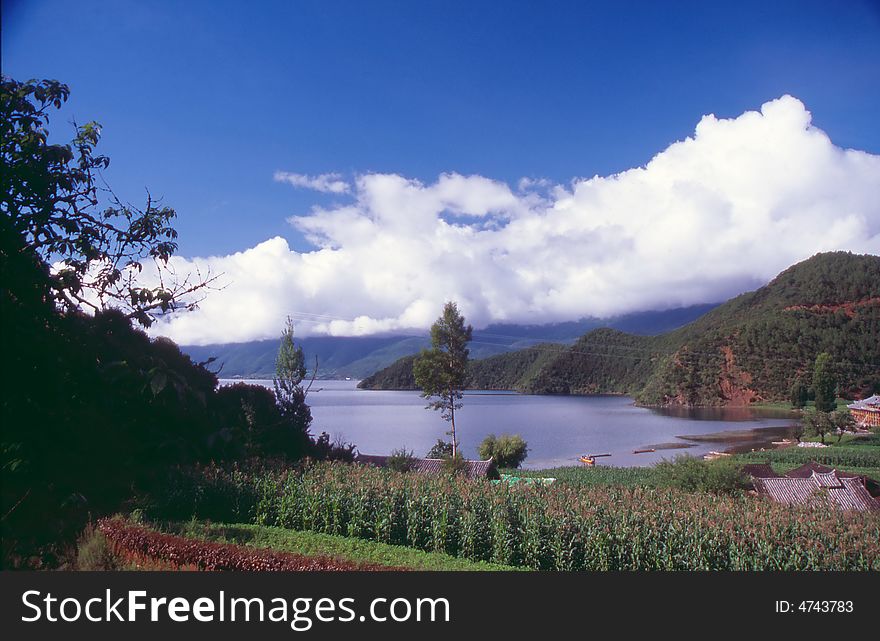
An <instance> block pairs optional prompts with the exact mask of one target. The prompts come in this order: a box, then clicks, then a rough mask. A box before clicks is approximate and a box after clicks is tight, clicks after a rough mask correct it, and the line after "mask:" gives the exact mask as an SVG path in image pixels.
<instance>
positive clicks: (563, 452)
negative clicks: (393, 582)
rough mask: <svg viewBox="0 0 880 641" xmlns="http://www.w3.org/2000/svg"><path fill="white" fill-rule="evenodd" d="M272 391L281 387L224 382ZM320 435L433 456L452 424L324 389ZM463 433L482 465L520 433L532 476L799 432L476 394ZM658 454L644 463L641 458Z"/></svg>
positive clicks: (407, 401) (315, 428)
mask: <svg viewBox="0 0 880 641" xmlns="http://www.w3.org/2000/svg"><path fill="white" fill-rule="evenodd" d="M236 382H246V383H255V384H260V385H266V386H268V387H270V388H271V387H272V381H263V380H246V381H238V380H222V381H221V384H224V385H228V384H231V383H236ZM308 403H309V405H310V406H311V408H312V416H313V418H314V420H313V422H312V433H313V434H319V433H320V432H322V431H324V432H328V433H329V434H330V435H331V436H332V437H339V438H343V439H345V440H346V441H349V442H351V443H355V444H356V445H357V447H358V450H359V451H360V452H361V453H363V454H389V453H390V452H391V451H392V450H394V449H398V448H406V449H407V450H412V451H414V452H415V454H416V455H417V456H424V455H425V453H426V452H427V451H428V450H429V449H430V448H431V446H432V445H433V444H434V443H435V442H436V441H437V439H438V438H443V439H445V440H448V437H447V436H446V434H445V432H446V431H447V430H448V429H449V424H448V423H447V422H446V421H444V420H443V419H441V418H440V413H439V412H434V411H431V410H426V409H424V407H425V400H424V399H423V398H421V397H420V396H419V393H418V392H390V391H376V390H359V389H357V381H315V383H314V385H313V386H312V391H311V392H310V393H309V395H308ZM463 403H464V407H463V408H462V409H461V410H459V411H458V412H456V415H455V417H456V418H455V424H456V432H457V434H458V439H459V442H460V443H461V446H462V449H463V452H464V455H465V456H467V457H468V458H476V457H477V448H478V446H479V444H480V441H482V440H483V438H485V437H486V435H487V434H490V433H495V434H504V433H507V434H519V435H520V436H522V437H523V438H524V439H525V440H526V442H527V443H528V445H529V456H528V458H527V459H526V462H525V464H524V465H523V467H526V468H531V469H537V468H544V467H555V466H560V465H579V463H578V460H577V459H578V457H579V456H581V455H582V454H611V456H610V457H607V458H606V457H603V458H600V459H598V462H599V464H602V465H615V466H620V467H632V466H640V465H651V464H653V463H655V462H657V461H659V460H661V459H662V458H664V457H665V458H671V457H673V456H675V455H676V454H679V453H682V452H687V453H688V454H691V455H694V456H702V455H703V454H706V453H707V452H709V451H712V450H717V451H722V450H727V449H735V450H737V451H747V450H749V449H759V448H761V447H772V446H771V445H770V442H771V441H773V440H779V439H780V438H782V437H783V436H786V435H789V434H791V433H792V431H793V429H794V426H795V425H796V423H797V419H795V418H793V417H792V415H791V414H789V413H788V412H778V411H776V412H774V411H759V410H751V409H747V408H746V409H743V408H735V409H733V408H732V409H727V408H717V409H716V408H712V409H705V408H700V409H692V410H688V409H678V408H676V409H649V408H644V407H636V406H635V405H633V400H632V399H631V398H629V397H626V396H532V395H526V394H517V393H514V392H479V391H474V392H468V393H466V394H465V397H464V399H463ZM650 448H654V449H656V451H655V452H649V453H644V454H634V453H633V450H638V449H650Z"/></svg>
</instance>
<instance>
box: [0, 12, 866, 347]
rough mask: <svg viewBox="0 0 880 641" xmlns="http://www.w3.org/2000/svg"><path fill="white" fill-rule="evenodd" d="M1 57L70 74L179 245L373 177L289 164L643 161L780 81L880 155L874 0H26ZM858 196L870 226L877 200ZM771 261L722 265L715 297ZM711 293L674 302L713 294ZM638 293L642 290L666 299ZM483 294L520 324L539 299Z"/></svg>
mask: <svg viewBox="0 0 880 641" xmlns="http://www.w3.org/2000/svg"><path fill="white" fill-rule="evenodd" d="M2 55H3V73H4V74H6V75H11V76H13V77H15V78H17V79H24V78H30V77H50V78H57V79H59V80H62V81H64V82H66V83H68V84H69V85H70V86H71V89H72V92H73V94H72V99H71V101H70V103H69V104H68V106H67V107H66V108H65V110H64V112H63V114H64V115H63V118H64V119H66V120H69V119H71V118H74V117H75V118H76V119H77V120H79V121H86V120H90V119H94V120H97V121H99V122H100V123H101V124H102V125H103V126H104V138H103V141H102V148H103V151H104V152H105V153H107V154H108V155H110V157H111V159H112V164H111V169H110V171H109V173H108V178H109V180H110V182H111V184H112V185H113V186H114V188H115V189H116V190H117V191H118V192H120V193H121V194H122V195H123V196H124V197H126V198H128V199H130V200H132V201H134V202H138V199H140V197H141V194H142V193H143V190H144V188H145V187H149V188H150V189H151V191H152V192H153V193H154V195H159V196H162V197H164V199H165V202H166V203H167V204H169V205H171V206H173V207H175V208H176V209H177V211H178V213H179V215H180V218H179V221H178V225H177V226H178V229H179V231H180V253H181V255H182V256H185V257H192V256H207V255H212V256H224V255H227V254H231V253H233V252H240V251H245V250H248V249H251V248H254V247H255V246H257V245H259V244H260V243H262V242H263V241H266V240H268V239H271V238H274V237H281V238H283V239H285V240H286V241H287V243H288V245H289V247H288V249H289V250H290V251H292V252H309V251H311V250H313V249H314V245H312V244H310V243H309V242H308V241H307V240H306V237H305V233H306V231H307V230H306V231H304V229H303V228H304V227H308V226H309V225H308V224H305V225H300V226H299V227H298V228H297V227H295V226H292V225H291V224H290V223H289V222H288V220H287V219H288V218H289V217H291V216H308V215H310V212H311V211H312V208H313V207H314V206H319V207H323V208H325V209H330V210H335V209H339V208H343V209H344V208H345V206H346V205H347V203H350V201H351V199H352V197H353V196H352V194H359V195H360V196H361V197H363V196H364V194H366V193H367V192H366V191H362V190H360V189H356V188H354V187H352V189H351V191H350V192H349V193H348V194H327V193H320V192H315V191H309V190H303V189H295V188H293V187H292V186H291V185H290V184H284V183H282V182H278V181H276V180H273V176H274V175H275V173H276V172H278V171H284V172H292V173H296V174H309V175H320V174H327V173H338V174H340V177H341V179H342V180H343V181H346V182H347V183H352V181H353V180H354V179H355V177H357V176H362V175H374V174H393V175H397V176H403V177H406V179H408V180H416V181H421V183H422V184H425V185H429V184H432V183H434V182H435V181H437V179H438V176H440V175H441V174H443V173H444V172H455V173H456V174H461V175H463V176H471V175H476V176H482V177H486V178H487V179H491V180H494V181H501V182H502V183H506V184H508V185H510V186H511V188H512V189H513V188H514V186H515V185H516V184H517V181H519V180H520V179H521V178H522V177H530V178H533V179H546V180H547V181H548V182H549V183H550V184H553V185H570V184H571V181H572V180H573V179H577V178H590V177H592V176H595V175H598V176H608V175H611V174H614V173H616V172H621V171H625V170H627V169H630V168H633V167H639V166H644V165H645V164H646V163H648V162H649V161H650V160H651V159H652V158H653V157H654V156H655V155H656V154H658V153H659V152H662V151H663V150H664V149H666V148H667V147H668V146H669V145H670V144H671V143H673V142H674V141H678V140H683V139H685V138H686V137H688V136H693V135H694V128H695V126H696V124H697V122H699V121H700V118H701V117H702V116H703V115H704V114H710V113H711V114H715V115H716V116H717V117H718V118H719V119H724V118H728V119H732V118H736V117H738V116H740V115H741V114H743V113H744V112H746V111H748V110H759V109H761V105H762V104H764V103H766V102H768V101H771V100H773V99H776V98H779V97H780V96H783V95H785V94H790V95H792V96H794V97H795V98H797V99H798V100H799V101H801V102H802V103H803V105H804V106H805V108H806V109H807V110H809V111H810V112H811V114H812V125H813V126H814V127H816V128H819V129H821V130H822V131H824V132H825V133H826V134H827V135H828V136H829V137H830V139H831V141H832V142H833V144H834V145H835V146H836V147H838V148H855V149H859V150H863V151H866V152H869V153H871V154H877V153H880V126H878V124H877V116H878V114H880V9H878V4H877V3H876V2H869V1H859V0H850V1H847V2H841V1H828V2H811V1H808V0H799V1H796V2H766V0H765V1H763V2H739V1H738V2H727V3H722V2H707V1H705V0H704V1H698V2H696V1H695V2H684V1H681V2H674V1H673V2H649V1H644V2H627V1H615V2H546V3H537V2H528V3H527V2H497V1H496V2H485V1H477V0H469V1H467V2H448V1H447V2H429V1H424V2H402V1H393V2H392V1H385V2H379V1H360V2H356V1H351V2H333V1H331V0H321V1H315V2H312V1H290V2H270V1H263V2H222V1H214V2H199V1H187V2H180V1H177V2H158V1H156V2H134V1H126V0H121V1H120V0H116V1H107V2H99V1H93V0H78V1H77V2H65V1H48V0H47V1H40V0H30V1H15V0H13V1H5V2H4V3H3V42H2ZM62 122H63V120H60V119H56V121H55V123H54V125H53V130H54V131H56V132H57V131H59V130H60V129H61V128H62ZM443 202H444V203H445V204H444V205H443V207H447V208H448V206H449V204H448V202H446V201H443ZM441 209H442V207H441ZM465 209H466V208H465ZM477 209H479V208H477ZM459 210H460V211H459V213H462V211H463V208H462V207H459ZM464 213H467V212H464ZM484 213H485V212H482V211H479V212H477V214H476V215H477V217H479V216H482V215H484ZM857 213H859V215H863V217H864V216H868V218H867V219H866V220H869V221H871V224H872V225H873V221H874V219H873V218H872V216H873V215H874V212H873V210H872V212H868V214H870V215H868V214H865V212H857ZM371 215H372V214H371ZM444 215H445V214H444ZM312 226H313V227H314V225H312ZM319 226H320V225H319ZM864 229H869V230H870V231H872V232H873V229H874V227H873V226H870V225H869V226H868V227H865V228H863V229H862V232H861V233H862V234H863V235H864V233H865V231H864ZM324 232H326V229H325V230H324ZM324 232H322V233H324ZM327 235H328V234H327V233H324V236H325V237H326V236H327ZM330 235H332V234H330ZM319 236H320V234H319ZM311 237H312V239H313V240H315V235H314V234H312V235H311ZM841 238H842V237H841ZM333 242H335V243H336V245H333V246H334V247H335V246H337V245H338V244H339V243H344V242H346V241H344V240H340V239H339V238H336V239H335V240H334V241H333ZM319 244H320V239H319ZM331 244H332V243H331ZM871 247H873V246H872V245H871V246H869V249H870V248H871ZM824 248H825V247H824V246H823V247H819V249H824ZM298 255H301V254H298ZM788 257H789V256H788V255H786V258H788ZM596 260H599V258H597V259H596ZM771 267H772V268H773V269H775V268H776V265H775V263H774V264H773V265H768V267H767V268H766V270H764V271H761V272H759V273H749V274H745V275H744V276H743V277H742V278H740V279H739V280H737V279H734V280H735V281H736V284H730V283H728V281H727V280H724V278H727V276H724V277H719V278H721V281H719V282H722V281H723V283H726V284H722V285H719V287H718V288H717V292H716V294H717V296H718V297H719V298H720V297H721V296H722V295H727V294H729V293H730V292H731V291H735V290H736V289H737V288H742V287H744V286H745V285H746V284H751V283H754V282H757V281H760V279H761V278H764V277H765V276H766V274H765V271H768V270H770V269H771ZM676 278H677V280H681V278H680V277H676ZM361 285H363V284H361ZM368 285H369V284H368ZM363 286H366V285H363ZM457 292H458V290H457V289H456V286H453V285H450V286H449V287H448V288H447V289H446V290H444V291H443V292H440V293H438V296H439V295H440V294H444V295H453V294H456V293H457ZM699 292H700V293H699V294H696V293H694V294H693V296H691V295H690V294H689V295H681V296H679V297H677V299H676V300H677V301H679V302H682V301H683V302H689V301H691V299H694V298H700V297H703V298H707V297H708V298H711V297H712V295H713V294H711V293H706V291H704V290H703V289H700V290H699ZM597 295H598V294H597ZM639 301H640V302H633V303H632V305H630V307H633V306H635V307H638V306H639V305H647V304H655V303H654V302H651V301H647V300H644V299H639ZM410 302H412V301H410ZM694 302H699V301H694ZM475 305H476V306H477V307H479V305H477V304H476V303H475ZM481 305H483V307H481V308H480V309H484V308H485V309H484V311H485V314H487V315H489V316H493V317H496V319H498V318H499V316H500V317H506V319H507V320H516V319H520V320H528V319H529V318H533V317H534V309H535V306H536V305H537V303H535V302H534V301H532V303H530V304H528V305H524V307H523V310H526V311H522V310H521V312H514V311H510V312H503V313H496V312H492V311H491V309H494V308H493V304H492V303H491V302H484V303H481ZM302 306H304V307H306V306H307V305H306V304H305V302H303V303H302ZM331 307H332V306H331ZM378 307H380V308H381V307H383V305H378ZM626 308H627V306H625V305H624V306H622V307H621V308H620V309H615V310H604V311H608V312H609V313H610V312H611V311H621V310H625V309H626ZM309 309H312V310H314V313H331V311H332V310H328V309H327V308H326V306H323V307H322V306H321V305H319V304H318V303H315V306H314V307H309ZM529 309H530V310H532V311H530V312H529V311H527V310H529ZM585 309H586V311H590V308H585ZM487 310H488V311H487ZM599 311H603V310H599ZM399 312H400V310H397V311H395V310H393V309H385V310H384V311H382V312H381V313H382V314H385V316H382V317H383V318H384V317H386V316H388V315H389V314H390V315H391V316H394V315H395V314H398V315H399ZM334 313H336V314H338V315H340V318H348V317H349V316H351V315H353V314H355V313H356V312H355V311H351V310H336V311H335V312H334ZM377 313H379V312H377ZM475 313H480V312H475ZM571 313H575V312H574V311H573V310H572V311H571ZM529 314H532V315H531V316H530V315H529ZM560 314H563V311H559V312H558V313H554V314H553V315H552V318H554V319H555V318H557V317H558V316H559V315H560ZM369 315H370V316H371V317H376V315H374V314H372V313H370V314H369ZM538 316H540V314H539V315H538ZM548 318H549V317H548ZM257 333H259V332H257Z"/></svg>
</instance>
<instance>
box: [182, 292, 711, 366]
mask: <svg viewBox="0 0 880 641" xmlns="http://www.w3.org/2000/svg"><path fill="white" fill-rule="evenodd" d="M713 307H715V305H693V306H691V307H680V308H675V309H667V310H662V311H648V312H637V313H633V314H624V315H621V316H615V317H613V318H608V319H605V320H604V321H603V320H601V319H598V318H582V319H581V320H578V321H569V322H563V323H550V324H546V325H514V324H496V325H489V326H488V327H486V328H485V329H481V330H476V331H474V336H473V340H472V341H471V344H470V351H471V358H472V359H484V358H489V357H491V356H494V355H496V354H509V353H510V352H511V351H512V350H518V349H524V348H533V347H534V346H535V345H536V344H537V343H541V342H552V343H558V344H564V345H570V344H572V343H574V342H575V341H576V340H577V339H578V337H579V336H581V335H583V334H584V333H585V332H588V331H590V330H591V329H595V328H597V327H603V326H606V325H607V326H608V327H615V328H617V329H621V330H625V331H629V332H632V333H634V334H659V333H662V332H666V331H669V330H670V329H674V328H676V327H681V326H682V325H684V324H686V323H689V322H690V321H692V320H694V319H695V318H699V317H700V316H702V315H703V314H704V313H706V312H707V311H709V310H710V309H712V308H713ZM279 331H280V330H279ZM297 344H298V345H299V346H300V347H302V348H303V352H304V353H305V356H306V364H307V366H308V367H309V370H311V368H312V367H313V366H314V363H315V359H316V358H317V360H318V378H345V377H350V378H354V379H359V378H363V377H365V376H369V375H370V374H373V373H374V372H377V371H379V370H381V369H382V368H384V367H388V366H389V365H391V364H392V363H394V362H395V361H397V360H398V359H399V358H402V357H405V356H409V355H411V354H416V353H418V351H419V350H421V349H424V348H426V347H428V346H429V345H430V344H431V340H430V338H429V337H428V334H427V332H424V333H416V335H408V336H401V335H388V336H307V337H302V338H298V339H297ZM180 349H181V350H182V351H183V352H184V353H185V354H187V355H189V356H190V358H192V359H193V361H195V362H197V363H203V362H206V361H208V359H211V358H213V359H214V361H213V362H212V365H211V369H212V370H214V371H216V372H217V373H218V375H219V376H220V377H222V378H272V376H273V375H274V373H275V356H276V354H277V353H278V339H277V338H273V339H270V340H261V341H249V342H246V343H226V344H220V345H184V346H181V348H180Z"/></svg>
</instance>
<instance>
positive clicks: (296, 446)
mask: <svg viewBox="0 0 880 641" xmlns="http://www.w3.org/2000/svg"><path fill="white" fill-rule="evenodd" d="M305 376H306V363H305V357H304V356H303V351H302V348H301V347H299V346H298V345H296V343H295V342H294V340H293V321H292V320H291V319H290V318H288V319H287V324H286V325H285V327H284V330H283V331H282V333H281V343H280V344H279V346H278V357H277V358H276V360H275V378H274V379H273V383H274V385H275V401H276V403H277V404H278V409H279V411H280V412H281V419H282V424H283V426H284V429H283V430H279V431H278V432H277V436H278V438H277V439H276V440H275V441H274V442H273V443H272V451H273V452H277V453H280V454H284V455H285V456H288V457H289V458H292V459H294V460H295V459H297V458H300V457H301V456H303V455H304V454H305V453H306V451H307V449H308V446H309V442H310V441H309V428H310V427H311V425H312V411H311V409H310V408H309V406H308V404H307V403H306V395H307V394H308V388H306V389H304V388H303V386H302V382H303V379H304V378H305Z"/></svg>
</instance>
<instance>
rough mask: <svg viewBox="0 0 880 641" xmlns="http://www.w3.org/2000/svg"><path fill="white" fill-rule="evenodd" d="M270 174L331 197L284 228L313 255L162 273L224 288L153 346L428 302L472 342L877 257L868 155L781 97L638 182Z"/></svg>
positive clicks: (877, 213)
mask: <svg viewBox="0 0 880 641" xmlns="http://www.w3.org/2000/svg"><path fill="white" fill-rule="evenodd" d="M284 176H285V178H282V179H283V180H287V181H288V182H291V183H292V184H297V186H312V187H314V186H315V185H333V184H336V182H338V183H340V185H342V186H345V187H346V188H345V189H343V187H342V186H340V187H336V188H335V189H338V190H340V191H338V192H337V193H345V192H347V193H350V199H351V200H350V202H347V203H341V204H339V205H335V206H333V207H331V208H321V207H315V208H313V209H312V211H311V212H310V213H308V214H307V215H304V216H297V217H294V218H291V219H290V222H291V224H292V225H293V226H294V227H295V228H296V229H297V230H298V231H300V232H301V233H303V234H304V235H305V236H306V237H307V238H308V239H309V240H310V241H311V242H312V243H314V245H315V247H316V248H315V249H314V251H309V252H298V251H294V250H292V249H291V248H290V247H289V246H288V244H287V241H286V240H284V239H283V238H272V239H269V240H267V241H265V242H263V243H261V244H259V245H257V246H255V247H252V248H250V249H248V250H246V251H243V252H240V253H237V254H233V255H231V256H216V257H209V258H204V259H194V260H186V259H183V258H176V259H175V261H176V264H175V267H176V269H177V270H178V271H185V270H187V269H191V268H192V267H193V266H194V265H202V266H205V265H208V266H210V268H211V270H212V271H213V272H214V273H220V272H222V273H224V274H225V278H226V279H227V280H228V281H229V283H230V284H229V286H228V287H227V288H226V289H224V290H222V291H220V292H215V293H214V294H212V295H211V296H209V297H208V299H207V300H206V301H205V302H204V303H203V304H202V305H201V308H200V310H199V311H196V312H194V313H190V314H186V315H182V316H180V317H178V318H176V319H174V320H171V321H169V322H164V323H160V324H159V325H158V327H157V330H156V331H157V333H161V334H166V335H170V336H172V337H173V338H175V339H176V340H178V341H179V342H181V343H202V344H204V343H211V342H232V341H244V340H249V339H256V338H265V337H273V336H276V335H277V334H278V332H279V328H280V327H281V324H282V322H283V319H284V317H285V316H286V315H287V314H290V313H295V314H296V315H297V316H298V317H299V318H303V319H307V321H308V322H303V323H301V324H300V327H299V329H298V331H299V332H300V333H301V334H310V333H311V334H314V333H323V334H332V335H361V334H371V333H375V332H383V331H399V330H404V329H410V328H420V329H423V328H427V327H428V326H429V325H430V324H431V322H433V321H434V319H436V317H437V316H438V314H439V312H440V310H441V307H442V305H443V302H444V301H446V300H455V301H457V302H458V303H459V306H460V308H461V309H462V310H463V312H464V314H465V315H466V317H467V318H468V320H469V321H470V322H472V323H473V324H474V325H475V326H483V325H486V324H488V323H490V322H494V321H505V322H525V323H542V322H553V321H561V320H570V319H577V318H581V317H584V316H609V315H613V314H619V313H626V312H631V311H638V310H646V309H665V308H671V307H677V306H682V305H690V304H696V303H705V302H716V301H721V300H725V299H726V298H728V297H730V296H733V295H735V294H738V293H741V292H743V291H746V290H749V289H753V288H755V287H757V286H759V285H761V284H763V283H765V282H767V281H768V280H769V279H770V278H772V277H773V276H775V275H776V274H777V273H778V272H779V271H781V270H782V269H784V268H785V267H787V266H789V265H791V264H792V263H795V262H797V261H799V260H803V259H805V258H808V257H809V256H811V255H813V254H815V253H816V252H820V251H828V250H837V249H846V250H851V251H854V252H860V253H866V252H867V253H880V198H878V197H877V194H880V156H875V155H871V154H868V153H865V152H862V151H857V150H851V149H841V148H839V147H836V146H835V145H834V144H833V143H832V142H831V140H829V138H828V136H827V135H826V134H825V133H824V132H823V131H821V130H820V129H818V128H816V127H813V126H812V125H811V118H810V113H809V112H808V111H807V110H806V109H805V107H804V105H803V104H802V103H801V102H800V101H799V100H797V99H795V98H793V97H791V96H783V97H782V98H779V99H777V100H773V101H771V102H767V103H766V104H764V105H763V106H762V107H761V110H760V111H749V112H746V113H744V114H742V115H740V116H739V117H737V118H732V119H719V118H716V117H715V116H712V115H708V116H704V117H703V118H702V119H701V120H700V122H699V124H697V126H696V129H695V131H694V134H693V135H692V136H691V137H688V138H686V139H685V140H682V141H679V142H676V143H674V144H672V145H670V146H669V147H668V148H666V149H665V150H663V151H661V152H660V153H658V154H657V155H656V156H655V157H654V158H652V159H651V160H650V162H648V163H647V164H646V165H645V166H643V167H637V168H634V169H630V170H628V171H624V172H622V173H619V174H615V175H612V176H605V177H600V176H595V177H593V178H589V179H577V180H574V181H572V182H571V183H570V184H568V185H564V186H563V185H551V184H548V183H547V181H546V180H535V179H525V180H521V181H519V183H518V184H517V185H516V187H515V188H511V187H510V186H509V185H507V184H506V183H503V182H499V181H496V180H491V179H489V178H485V177H482V176H462V175H460V174H456V173H449V174H443V175H441V176H440V177H439V178H438V179H437V180H436V181H434V182H432V183H428V184H426V183H423V182H420V181H418V180H413V179H409V178H406V177H403V176H399V175H394V174H365V175H361V176H357V177H356V180H355V181H354V183H353V184H352V185H350V186H349V185H348V183H345V182H344V181H343V180H342V179H341V178H339V177H338V176H336V175H330V177H328V176H323V177H321V176H318V177H314V178H310V177H302V176H299V175H295V174H285V175H284ZM292 176H298V177H297V178H296V180H293V179H292V178H291V177H292ZM276 178H277V176H276ZM300 178H302V179H303V180H302V181H300ZM299 182H302V185H300V184H298V183H299ZM323 190H324V191H332V190H331V189H329V188H328V189H323ZM203 268H204V267H203Z"/></svg>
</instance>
